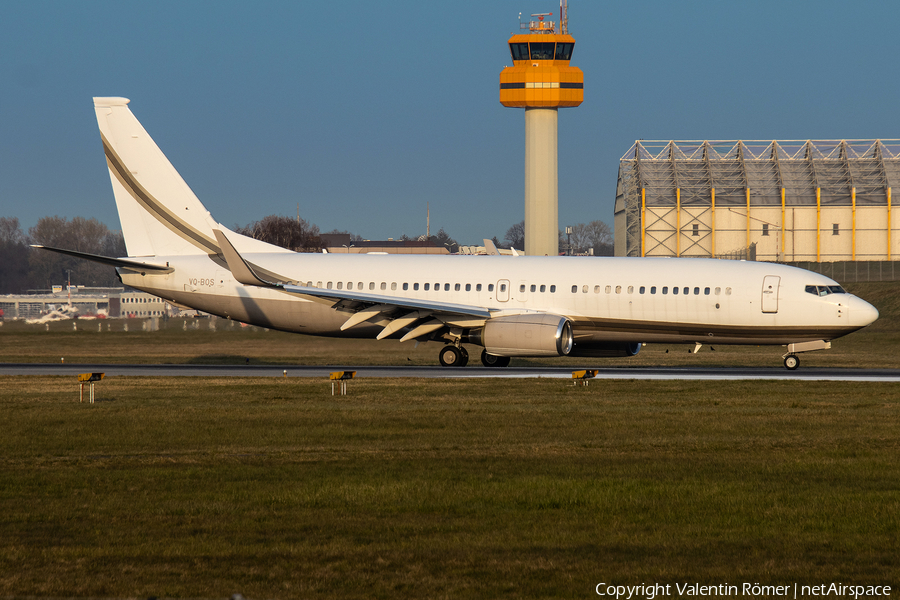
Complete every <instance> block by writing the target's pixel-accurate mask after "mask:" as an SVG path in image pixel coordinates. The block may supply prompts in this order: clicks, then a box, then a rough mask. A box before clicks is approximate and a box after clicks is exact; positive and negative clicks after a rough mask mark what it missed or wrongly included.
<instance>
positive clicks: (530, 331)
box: [467, 313, 574, 356]
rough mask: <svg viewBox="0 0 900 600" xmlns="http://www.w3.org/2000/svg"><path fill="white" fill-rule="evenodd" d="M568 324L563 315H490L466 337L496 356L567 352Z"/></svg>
mask: <svg viewBox="0 0 900 600" xmlns="http://www.w3.org/2000/svg"><path fill="white" fill-rule="evenodd" d="M573 340H574V338H573V336H572V324H571V323H570V322H569V320H568V319H566V318H565V317H560V316H559V315H549V314H546V313H527V314H523V315H511V316H508V317H498V318H496V319H491V320H489V321H488V322H486V323H485V324H484V327H483V328H481V329H473V330H471V331H469V332H468V340H467V341H469V342H471V343H473V344H478V345H479V346H484V349H485V350H487V352H488V354H494V355H496V356H567V355H568V354H569V353H570V352H571V351H572V345H573Z"/></svg>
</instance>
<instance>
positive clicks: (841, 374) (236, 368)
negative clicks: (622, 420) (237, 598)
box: [0, 363, 900, 382]
mask: <svg viewBox="0 0 900 600" xmlns="http://www.w3.org/2000/svg"><path fill="white" fill-rule="evenodd" d="M334 371H356V377H357V378H363V377H411V378H421V377H424V378H430V379H434V378H529V377H549V378H558V379H571V378H572V369H571V368H560V367H539V368H533V367H532V368H517V367H507V368H503V369H488V368H485V367H481V366H469V367H462V368H459V367H455V368H454V367H427V366H426V367H421V366H417V367H380V366H374V367H372V366H367V367H359V366H351V365H334V366H316V367H309V366H285V365H281V366H279V365H158V364H154V365H123V364H105V365H104V364H50V363H42V364H35V363H24V364H19V363H0V375H66V376H69V375H71V376H73V377H74V376H76V375H78V374H80V373H89V372H93V373H105V374H106V376H107V377H115V376H132V377H134V376H142V377H284V376H285V372H286V373H287V376H288V377H315V378H319V377H321V378H324V379H328V377H329V374H330V373H332V372H334ZM596 378H597V379H659V380H739V379H748V380H752V379H783V380H788V381H860V382H864V381H881V382H900V369H835V368H804V367H802V366H801V367H800V368H799V369H798V370H796V371H788V370H787V369H785V368H783V367H716V368H702V367H677V368H676V367H617V368H605V369H597V375H596Z"/></svg>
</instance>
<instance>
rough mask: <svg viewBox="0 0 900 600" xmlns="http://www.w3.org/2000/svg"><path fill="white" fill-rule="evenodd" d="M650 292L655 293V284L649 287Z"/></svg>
mask: <svg viewBox="0 0 900 600" xmlns="http://www.w3.org/2000/svg"><path fill="white" fill-rule="evenodd" d="M650 293H651V294H655V293H656V286H655V285H654V286H651V287H650Z"/></svg>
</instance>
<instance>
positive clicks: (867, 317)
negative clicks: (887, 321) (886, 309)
mask: <svg viewBox="0 0 900 600" xmlns="http://www.w3.org/2000/svg"><path fill="white" fill-rule="evenodd" d="M849 308H850V325H851V326H853V327H865V326H866V325H871V324H872V323H874V322H875V320H876V319H877V318H878V309H877V308H875V307H874V306H872V305H871V304H869V303H868V302H866V301H865V300H863V299H862V298H857V297H856V296H851V297H850V307H849Z"/></svg>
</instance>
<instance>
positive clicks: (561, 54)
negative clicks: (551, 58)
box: [556, 42, 575, 60]
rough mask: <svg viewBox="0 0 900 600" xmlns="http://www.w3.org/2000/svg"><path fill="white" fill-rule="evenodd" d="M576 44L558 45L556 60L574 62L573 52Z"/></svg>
mask: <svg viewBox="0 0 900 600" xmlns="http://www.w3.org/2000/svg"><path fill="white" fill-rule="evenodd" d="M574 48H575V44H572V43H570V42H560V43H558V44H557V45H556V60H572V50H573V49H574Z"/></svg>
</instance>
